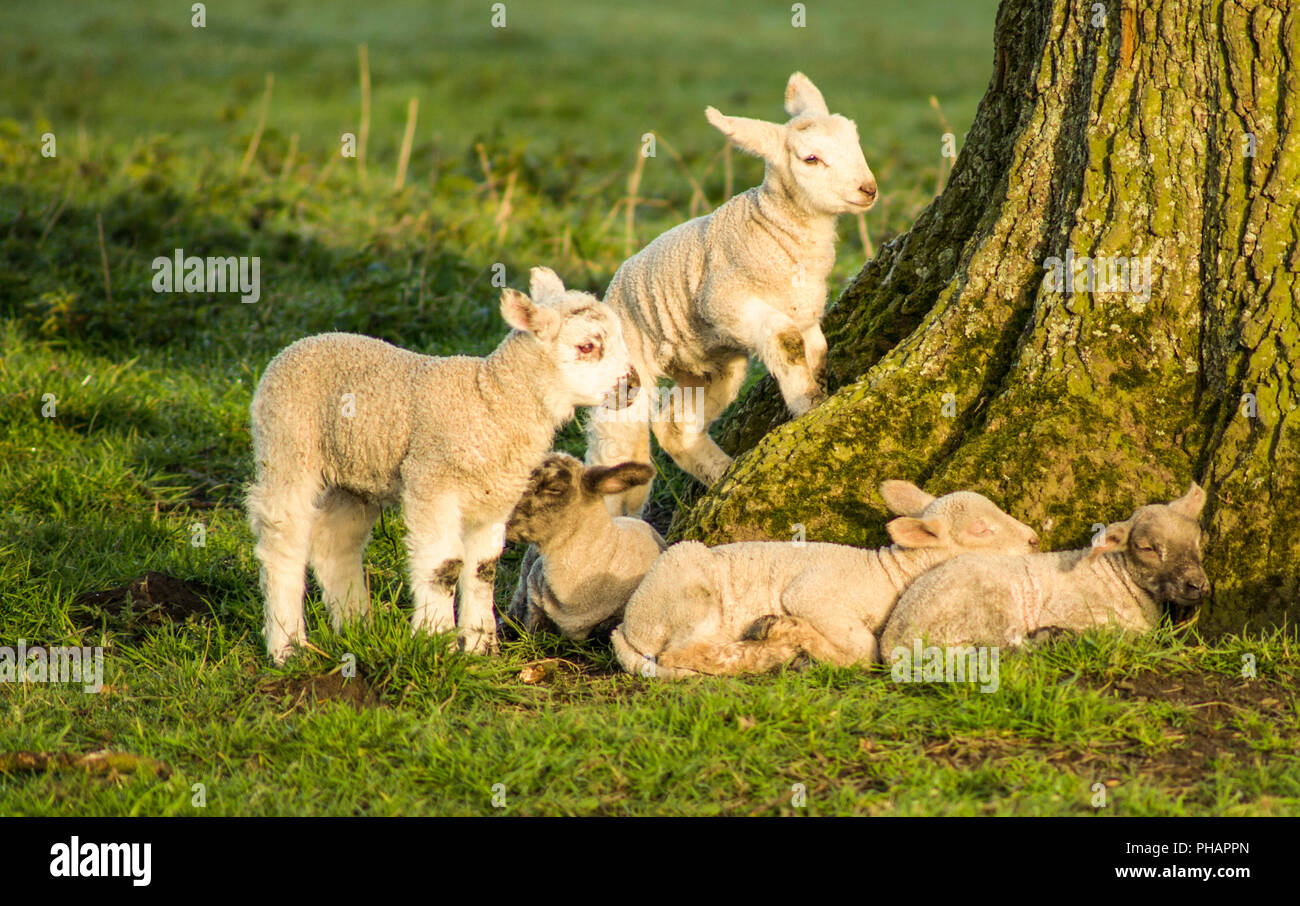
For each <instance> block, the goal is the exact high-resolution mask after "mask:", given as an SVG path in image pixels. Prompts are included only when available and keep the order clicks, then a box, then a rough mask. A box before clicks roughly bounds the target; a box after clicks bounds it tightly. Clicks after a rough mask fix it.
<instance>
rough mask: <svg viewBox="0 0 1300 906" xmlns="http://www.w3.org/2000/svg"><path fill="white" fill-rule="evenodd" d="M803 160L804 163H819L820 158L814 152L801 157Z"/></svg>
mask: <svg viewBox="0 0 1300 906" xmlns="http://www.w3.org/2000/svg"><path fill="white" fill-rule="evenodd" d="M803 162H804V163H806V164H819V163H821V158H820V157H818V156H817V155H816V154H809V155H808V156H807V157H805V158H804V159H803Z"/></svg>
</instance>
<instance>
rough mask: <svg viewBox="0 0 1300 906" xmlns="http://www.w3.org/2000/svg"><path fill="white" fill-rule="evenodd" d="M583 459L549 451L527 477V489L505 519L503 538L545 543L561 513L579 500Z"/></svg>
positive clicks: (562, 514) (552, 532) (559, 521)
mask: <svg viewBox="0 0 1300 906" xmlns="http://www.w3.org/2000/svg"><path fill="white" fill-rule="evenodd" d="M581 475H582V462H581V461H580V460H578V459H577V458H575V457H573V456H570V455H569V454H567V453H551V454H549V455H548V456H547V457H546V459H544V460H543V461H542V464H541V465H540V466H538V467H537V468H536V469H533V474H532V475H530V476H529V477H528V489H527V490H525V491H524V494H523V496H522V497H521V498H519V502H518V503H517V504H515V508H514V511H513V512H512V513H511V514H510V518H509V519H508V520H507V521H506V540H507V541H520V542H523V543H525V544H538V543H542V542H545V541H546V540H547V539H548V538H550V537H551V535H552V534H554V532H555V529H556V528H557V527H558V526H559V524H560V523H561V520H562V519H563V516H564V513H565V511H566V510H568V509H569V508H570V507H571V506H572V505H573V504H574V502H575V501H576V500H577V499H578V497H579V494H580V491H579V478H580V476H581Z"/></svg>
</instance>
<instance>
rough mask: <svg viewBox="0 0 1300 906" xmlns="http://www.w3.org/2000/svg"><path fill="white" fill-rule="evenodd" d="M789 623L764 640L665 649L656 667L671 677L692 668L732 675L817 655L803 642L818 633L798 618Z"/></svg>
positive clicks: (693, 670)
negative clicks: (799, 621)
mask: <svg viewBox="0 0 1300 906" xmlns="http://www.w3.org/2000/svg"><path fill="white" fill-rule="evenodd" d="M787 620H788V618H787ZM788 623H789V624H788V625H784V626H781V627H778V628H777V629H776V630H775V631H773V632H770V633H769V634H768V636H767V637H766V638H764V639H762V640H754V641H740V642H715V641H702V642H694V643H692V644H690V645H686V646H683V647H681V648H677V649H672V650H669V651H665V652H664V653H663V654H662V655H660V656H659V658H658V663H657V666H658V667H659V668H660V669H663V670H665V671H667V673H668V675H670V676H671V675H674V674H675V673H676V671H690V672H692V673H698V674H704V675H706V676H731V675H735V674H741V673H767V672H768V671H771V670H775V669H777V668H778V667H782V666H784V665H787V664H791V663H793V662H795V661H797V660H798V659H799V658H800V657H801V656H802V655H805V654H807V655H808V656H809V657H815V656H814V655H813V654H812V653H811V652H809V651H807V650H806V649H805V647H804V643H805V642H806V641H807V640H808V639H809V638H811V636H812V635H815V634H813V633H809V632H808V631H807V628H806V627H804V626H802V625H799V624H798V623H797V621H788Z"/></svg>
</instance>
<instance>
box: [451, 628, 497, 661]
mask: <svg viewBox="0 0 1300 906" xmlns="http://www.w3.org/2000/svg"><path fill="white" fill-rule="evenodd" d="M456 646H457V647H458V648H459V649H460V650H461V651H463V652H465V653H466V654H484V655H487V654H496V653H497V651H498V650H499V648H498V645H497V636H496V633H495V632H488V631H486V630H482V629H467V630H465V631H464V632H462V633H461V634H460V635H459V636H458V637H457V638H456Z"/></svg>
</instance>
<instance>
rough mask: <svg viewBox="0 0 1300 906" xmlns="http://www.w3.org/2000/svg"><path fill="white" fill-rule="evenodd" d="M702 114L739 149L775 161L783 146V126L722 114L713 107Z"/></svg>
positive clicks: (778, 157) (779, 156) (777, 159)
mask: <svg viewBox="0 0 1300 906" xmlns="http://www.w3.org/2000/svg"><path fill="white" fill-rule="evenodd" d="M704 115H705V116H706V117H708V120H709V122H710V123H712V124H713V127H714V128H715V129H717V130H718V131H719V132H721V133H722V134H723V135H725V136H726V137H727V138H729V139H731V142H732V144H734V145H735V146H736V147H737V148H739V149H740V150H741V151H744V152H745V153H746V154H752V155H754V156H755V157H761V158H763V160H767V161H772V162H776V161H779V160H780V158H781V149H782V148H784V147H785V126H781V125H778V124H777V123H769V122H767V121H766V120H752V119H750V118H749V117H747V116H724V115H723V114H721V113H719V112H718V110H717V108H715V107H706V108H705V109H704Z"/></svg>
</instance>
